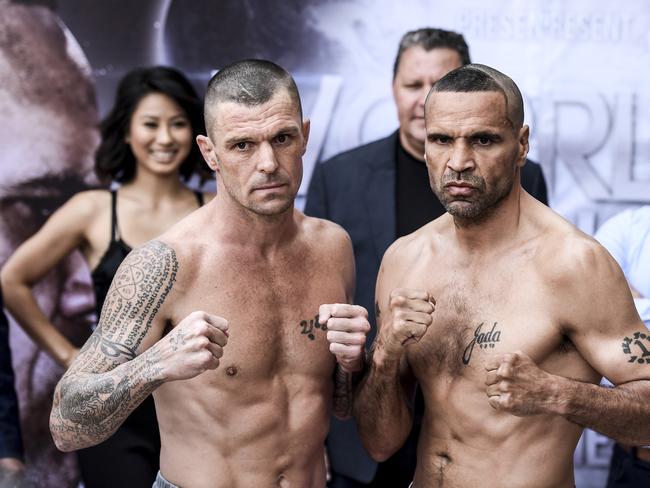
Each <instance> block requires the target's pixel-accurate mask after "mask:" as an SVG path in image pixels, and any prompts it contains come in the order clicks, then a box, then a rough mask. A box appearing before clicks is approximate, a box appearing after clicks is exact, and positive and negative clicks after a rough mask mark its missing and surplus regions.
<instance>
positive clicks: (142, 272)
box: [82, 241, 178, 369]
mask: <svg viewBox="0 0 650 488" xmlns="http://www.w3.org/2000/svg"><path fill="white" fill-rule="evenodd" d="M177 272H178V259H177V258H176V253H175V252H174V250H173V249H172V248H171V247H170V246H168V245H167V244H165V243H163V242H160V241H152V242H150V243H148V244H146V245H145V246H143V247H141V248H139V249H136V250H134V251H132V252H131V253H130V254H129V255H128V256H127V257H126V259H125V260H124V261H123V262H122V264H121V265H120V267H119V269H118V270H117V273H116V274H115V277H114V278H113V282H112V284H111V287H110V289H109V291H108V294H107V295H106V300H105V302H104V306H103V308H102V313H101V317H100V320H99V325H98V326H97V329H95V332H94V333H93V335H92V336H91V337H90V339H88V342H86V345H85V346H84V348H83V349H82V351H87V350H90V349H94V350H98V351H100V352H101V354H102V356H103V357H104V358H105V360H106V361H108V362H111V361H112V362H114V363H115V364H119V363H121V362H123V361H124V360H130V359H133V358H134V357H135V356H136V354H137V349H138V347H139V346H140V343H141V342H142V340H143V339H144V337H145V335H146V334H147V332H148V331H149V329H150V328H151V324H152V323H153V319H154V317H155V316H156V314H157V313H158V311H159V310H160V307H161V306H162V304H163V302H164V301H165V298H167V295H169V292H170V291H171V289H172V286H173V285H174V282H175V281H176V273H177ZM93 369H94V368H93Z"/></svg>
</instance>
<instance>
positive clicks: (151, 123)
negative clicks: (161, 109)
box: [143, 122, 158, 129]
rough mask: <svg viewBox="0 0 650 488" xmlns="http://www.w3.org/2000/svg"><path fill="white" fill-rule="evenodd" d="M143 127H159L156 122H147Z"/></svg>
mask: <svg viewBox="0 0 650 488" xmlns="http://www.w3.org/2000/svg"><path fill="white" fill-rule="evenodd" d="M143 125H144V126H145V127H146V128H148V129H156V128H157V127H158V124H157V123H156V122H145V123H144V124H143Z"/></svg>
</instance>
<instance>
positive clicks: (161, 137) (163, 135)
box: [156, 124, 174, 145]
mask: <svg viewBox="0 0 650 488" xmlns="http://www.w3.org/2000/svg"><path fill="white" fill-rule="evenodd" d="M173 140H174V139H173V137H172V132H171V129H170V127H169V126H168V125H167V124H160V126H159V127H158V131H157V132H156V142H157V143H158V144H163V145H164V144H171V142H172V141H173Z"/></svg>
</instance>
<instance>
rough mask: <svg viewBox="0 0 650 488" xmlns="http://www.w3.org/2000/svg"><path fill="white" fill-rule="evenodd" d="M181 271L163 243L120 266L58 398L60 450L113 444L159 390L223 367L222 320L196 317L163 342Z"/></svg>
mask: <svg viewBox="0 0 650 488" xmlns="http://www.w3.org/2000/svg"><path fill="white" fill-rule="evenodd" d="M177 271H178V260H177V259H176V254H175V252H174V250H173V249H172V248H171V247H170V246H168V245H167V244H164V243H162V242H159V241H153V242H150V243H148V244H146V245H145V246H143V247H142V248H139V249H136V250H134V251H133V252H132V253H131V254H129V256H128V257H127V258H126V259H125V260H124V262H123V263H122V264H121V265H120V268H119V269H118V271H117V273H116V275H115V278H114V279H113V283H112V284H111V288H110V290H109V292H108V295H107V297H106V301H105V303H104V307H103V309H102V314H101V318H100V321H99V325H98V327H97V329H96V330H95V331H94V332H93V334H92V336H91V337H90V338H89V339H88V341H87V342H86V344H85V345H84V347H83V348H82V349H81V351H80V353H79V355H78V356H77V358H76V359H75V361H74V362H73V364H72V366H71V367H70V369H69V370H68V371H67V372H66V373H65V375H64V376H63V378H62V379H61V381H60V382H59V384H58V385H57V388H56V391H55V393H54V404H53V407H52V413H51V415H50V430H51V431H52V436H53V438H54V441H55V443H56V445H57V447H58V448H59V449H61V450H63V451H70V450H74V449H80V448H83V447H88V446H91V445H94V444H97V443H99V442H101V441H103V440H105V439H107V438H108V437H110V436H111V435H112V434H113V433H114V432H115V430H117V428H118V427H119V425H120V424H121V423H122V422H123V421H124V419H126V417H127V416H128V415H129V414H130V413H131V412H132V411H133V409H135V408H136V407H137V406H138V405H139V404H140V403H141V402H142V401H143V400H144V399H145V398H146V397H147V396H148V395H150V394H151V393H152V392H153V391H154V390H155V389H156V388H157V387H158V386H159V385H160V384H162V383H164V382H166V381H173V380H177V379H187V378H192V377H194V376H197V375H198V374H200V373H202V372H203V371H205V370H206V369H215V368H216V367H217V366H218V364H219V358H220V357H221V355H222V354H223V350H222V348H223V346H224V345H225V344H226V342H227V322H226V321H225V320H224V319H222V318H220V317H216V316H214V315H209V314H207V313H204V312H194V313H192V314H190V315H188V316H187V317H186V318H185V319H183V320H182V321H181V322H180V323H179V324H178V325H177V326H176V327H175V328H174V330H173V331H172V332H171V333H169V334H168V335H167V336H165V337H164V338H163V339H161V340H159V339H160V337H161V336H162V333H163V330H164V328H165V322H166V321H165V319H164V316H165V315H166V314H164V313H159V312H160V310H161V308H163V306H164V303H165V299H166V298H167V297H168V295H169V293H170V292H171V290H172V287H173V285H174V282H175V280H176V273H177ZM156 341H157V342H156ZM153 342H155V344H153V345H152V346H151V347H148V346H149V345H151V344H152V343H153ZM143 351H144V352H143Z"/></svg>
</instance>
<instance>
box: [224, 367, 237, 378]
mask: <svg viewBox="0 0 650 488" xmlns="http://www.w3.org/2000/svg"><path fill="white" fill-rule="evenodd" d="M226 374H227V375H228V376H235V375H236V374H237V366H228V367H227V368H226Z"/></svg>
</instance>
